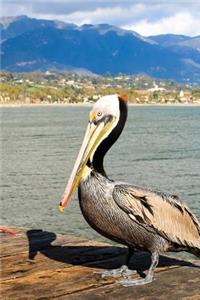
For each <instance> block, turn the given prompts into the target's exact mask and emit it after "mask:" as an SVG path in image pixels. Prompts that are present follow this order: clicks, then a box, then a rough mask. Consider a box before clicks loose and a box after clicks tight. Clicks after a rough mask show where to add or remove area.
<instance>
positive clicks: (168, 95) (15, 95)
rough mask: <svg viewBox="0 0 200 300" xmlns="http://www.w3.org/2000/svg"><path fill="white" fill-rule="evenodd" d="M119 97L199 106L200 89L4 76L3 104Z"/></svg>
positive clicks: (138, 80)
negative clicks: (121, 95)
mask: <svg viewBox="0 0 200 300" xmlns="http://www.w3.org/2000/svg"><path fill="white" fill-rule="evenodd" d="M113 93H119V94H123V95H127V98H128V99H129V101H130V103H138V104H145V103H146V104H148V103H150V104H151V103H155V104H160V103H161V104H162V103H200V87H199V86H197V85H192V84H180V83H176V82H174V81H166V80H158V79H157V80H155V79H152V78H150V77H148V76H144V75H140V76H129V75H123V74H119V75H118V76H111V75H109V74H107V75H106V76H91V75H90V76H89V75H87V74H76V73H65V72H63V73H61V72H55V71H54V72H53V71H51V72H50V71H47V72H32V73H8V72H1V82H0V103H1V104H7V105H8V104H56V103H58V104H66V103H90V102H94V101H96V100H97V99H98V98H99V97H100V96H102V95H106V94H113Z"/></svg>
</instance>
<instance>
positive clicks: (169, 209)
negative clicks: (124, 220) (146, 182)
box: [113, 184, 200, 248]
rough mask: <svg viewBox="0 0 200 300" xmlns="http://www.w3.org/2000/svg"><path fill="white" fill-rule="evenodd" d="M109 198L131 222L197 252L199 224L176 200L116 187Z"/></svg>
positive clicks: (172, 197)
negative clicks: (192, 248)
mask: <svg viewBox="0 0 200 300" xmlns="http://www.w3.org/2000/svg"><path fill="white" fill-rule="evenodd" d="M113 198H114V200H115V202H116V203H117V205H118V206H119V207H120V208H121V209H122V210H123V211H125V212H126V213H127V214H128V215H129V217H130V218H131V219H132V220H134V221H135V222H138V223H140V224H141V225H143V226H145V227H146V228H149V230H154V232H155V231H156V232H157V233H158V234H159V235H161V236H162V237H164V238H166V239H167V240H169V241H172V242H174V243H177V244H179V245H182V246H190V247H198V248H200V224H199V222H198V220H197V218H196V217H195V216H194V215H193V214H192V212H191V211H190V210H189V208H188V207H187V206H186V205H185V204H183V203H181V202H179V200H178V197H176V196H167V195H165V194H162V193H157V192H152V191H150V190H145V189H142V188H138V187H134V186H131V185H127V184H119V185H115V187H114V190H113Z"/></svg>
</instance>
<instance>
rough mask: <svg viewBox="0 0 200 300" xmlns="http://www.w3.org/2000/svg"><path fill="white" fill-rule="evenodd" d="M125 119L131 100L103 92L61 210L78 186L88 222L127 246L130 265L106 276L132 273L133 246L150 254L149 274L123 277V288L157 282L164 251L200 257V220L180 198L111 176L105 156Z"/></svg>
mask: <svg viewBox="0 0 200 300" xmlns="http://www.w3.org/2000/svg"><path fill="white" fill-rule="evenodd" d="M126 118H127V104H126V101H125V99H124V98H123V97H121V96H119V95H109V96H104V97H102V98H100V99H99V100H98V101H97V102H96V103H95V104H94V107H93V109H92V111H91V112H90V114H89V122H88V127H87V130H86V133H85V137H84V140H83V143H82V146H81V149H80V152H79V154H78V157H77V160H76V163H75V165H74V168H73V171H72V173H71V176H70V178H69V181H68V184H67V186H66V190H65V192H64V195H63V198H62V201H61V203H60V206H59V208H60V210H61V211H63V210H64V207H66V206H67V204H68V202H69V200H70V198H71V196H72V194H73V192H74V191H75V189H76V187H78V195H79V203H80V207H81V210H82V213H83V215H84V217H85V219H86V220H87V222H88V223H89V225H90V226H91V227H92V228H93V229H95V230H96V231H97V232H98V233H100V234H102V235H103V236H105V237H107V238H109V239H111V240H113V241H116V242H119V243H121V244H124V245H126V246H128V248H129V250H130V251H129V255H128V257H127V261H126V266H122V267H121V268H120V269H117V270H114V271H110V272H109V271H106V272H105V273H103V276H109V275H116V274H122V275H128V274H130V270H129V269H128V267H127V265H128V262H129V259H130V256H131V254H132V251H133V250H134V249H138V250H144V251H148V252H150V253H151V258H152V262H151V266H150V269H149V270H148V273H147V275H146V277H145V278H139V279H136V280H132V279H131V278H128V279H127V278H126V279H124V280H123V281H122V283H123V285H124V286H132V285H138V284H145V283H149V282H151V281H152V280H153V276H154V270H155V268H156V266H157V264H158V259H159V254H160V253H162V252H167V251H188V252H191V253H193V254H195V255H197V256H198V257H200V224H199V222H198V220H197V218H196V217H195V215H194V214H193V213H192V212H191V211H190V209H189V208H188V207H187V205H186V204H184V203H182V202H181V201H180V200H179V198H178V197H176V196H171V195H166V194H164V193H160V192H155V191H152V190H149V189H144V188H141V187H136V186H133V185H130V184H127V183H121V182H114V181H113V180H111V179H109V178H108V176H107V175H106V173H105V170H104V167H103V159H104V156H105V154H106V152H107V151H108V150H109V148H110V147H111V146H112V145H113V144H114V142H115V141H116V140H117V139H118V137H119V135H120V134H121V132H122V130H123V128H124V125H125V122H126Z"/></svg>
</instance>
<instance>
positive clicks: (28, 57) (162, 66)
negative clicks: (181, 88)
mask: <svg viewBox="0 0 200 300" xmlns="http://www.w3.org/2000/svg"><path fill="white" fill-rule="evenodd" d="M0 29H1V69H2V70H7V71H13V72H29V71H36V70H43V71H45V70H49V69H58V70H72V71H73V70H74V71H79V70H84V71H85V72H86V73H87V72H90V73H94V74H107V73H109V74H118V73H123V74H147V75H149V76H152V77H155V78H161V79H170V80H177V81H182V82H197V83H199V82H200V36H196V37H189V36H185V35H174V34H163V35H156V36H149V37H144V36H141V35H140V34H138V33H136V32H134V31H131V30H124V29H121V28H118V27H115V26H112V25H109V24H99V25H89V24H86V25H82V26H77V25H75V24H70V23H64V22H60V21H53V20H39V19H34V18H29V17H27V16H18V17H3V18H1V20H0Z"/></svg>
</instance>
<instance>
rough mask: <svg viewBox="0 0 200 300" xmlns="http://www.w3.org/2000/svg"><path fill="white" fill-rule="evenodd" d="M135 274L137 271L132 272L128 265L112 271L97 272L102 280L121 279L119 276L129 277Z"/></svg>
mask: <svg viewBox="0 0 200 300" xmlns="http://www.w3.org/2000/svg"><path fill="white" fill-rule="evenodd" d="M134 273H136V271H135V270H130V269H129V268H128V266H126V265H122V266H121V267H120V268H118V269H113V270H110V271H104V272H97V274H100V275H101V277H102V278H104V277H119V276H123V277H128V276H130V275H132V274H134Z"/></svg>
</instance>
